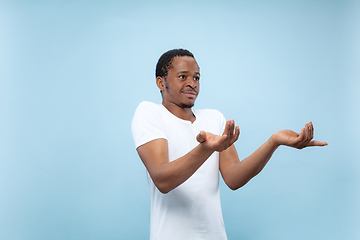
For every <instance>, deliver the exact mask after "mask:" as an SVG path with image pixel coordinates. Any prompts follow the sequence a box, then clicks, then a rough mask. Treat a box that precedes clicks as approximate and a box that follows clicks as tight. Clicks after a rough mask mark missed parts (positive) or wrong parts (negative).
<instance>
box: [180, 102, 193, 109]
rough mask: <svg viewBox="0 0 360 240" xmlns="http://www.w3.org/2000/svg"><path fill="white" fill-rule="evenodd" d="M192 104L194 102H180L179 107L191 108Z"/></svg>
mask: <svg viewBox="0 0 360 240" xmlns="http://www.w3.org/2000/svg"><path fill="white" fill-rule="evenodd" d="M193 106H194V104H185V103H181V104H180V107H182V108H192V107H193Z"/></svg>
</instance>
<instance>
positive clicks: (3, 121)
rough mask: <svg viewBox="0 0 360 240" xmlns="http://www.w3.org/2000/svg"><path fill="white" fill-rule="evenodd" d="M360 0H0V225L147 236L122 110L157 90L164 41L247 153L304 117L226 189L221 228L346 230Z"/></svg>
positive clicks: (82, 235)
mask: <svg viewBox="0 0 360 240" xmlns="http://www.w3.org/2000/svg"><path fill="white" fill-rule="evenodd" d="M359 16H360V4H359V1H355V0H354V1H350V0H349V1H335V0H332V1H320V0H314V1H280V0H275V1H221V2H220V1H219V2H218V1H177V2H171V1H151V2H148V1H139V0H135V1H128V2H126V1H110V0H105V1H83V0H77V1H59V0H53V1H40V0H33V1H16V0H15V1H7V0H1V1H0V239H2V240H25V239H26V240H30V239H31V240H33V239H34V240H38V239H67V240H73V239H74V240H75V239H87V240H91V239H147V238H148V235H149V211H150V199H149V192H148V187H147V182H146V176H145V168H144V166H143V164H142V163H141V161H140V159H139V158H138V156H137V153H136V151H135V149H134V143H133V140H132V136H131V132H130V124H131V119H132V116H133V113H134V111H135V108H136V107H137V105H138V104H139V103H140V102H141V101H143V100H147V101H153V102H156V103H160V102H161V97H160V93H159V90H158V89H157V87H156V85H155V77H154V71H155V65H156V62H157V60H158V58H159V57H160V55H161V54H162V53H163V52H165V51H167V50H169V49H172V48H179V47H181V48H186V49H189V50H190V51H192V52H193V53H194V54H195V57H196V59H197V61H198V63H199V65H200V68H201V93H200V95H199V98H198V101H197V103H196V108H214V109H218V110H220V111H221V112H223V113H224V115H225V117H226V118H228V119H235V121H236V123H237V124H239V125H240V129H241V136H240V139H239V140H238V141H237V143H236V144H235V145H236V147H237V149H238V152H239V156H240V157H241V158H245V157H246V156H248V155H249V154H251V153H252V152H253V151H254V150H255V149H256V148H257V147H259V146H260V145H261V144H262V143H263V142H264V141H266V140H267V139H268V138H269V137H270V136H271V134H273V133H274V132H276V131H278V130H281V129H286V128H288V129H293V130H296V131H300V129H301V128H302V127H303V125H304V124H305V123H306V122H308V121H313V123H314V126H315V129H316V131H315V138H316V139H318V140H321V141H327V142H328V143H329V146H327V147H324V148H309V149H304V150H301V151H299V150H295V149H290V148H286V147H280V148H279V149H278V151H277V152H276V153H275V154H274V156H273V158H272V160H271V161H270V162H269V164H268V165H267V166H266V167H265V169H264V171H263V172H262V173H260V175H258V176H257V177H256V178H254V179H253V180H252V181H250V182H249V183H248V184H247V185H246V186H245V187H243V188H241V189H240V190H238V191H235V192H233V191H231V190H229V189H228V188H227V187H226V186H225V185H224V184H223V182H221V197H222V208H223V214H224V221H225V226H226V229H227V233H228V237H229V239H248V240H257V239H261V240H262V239H271V240H289V239H291V240H297V239H299V240H303V239H334V240H338V239H360V231H359V223H360V184H359V183H360V163H359V143H360V142H359V134H360V128H359V120H360V113H359V103H360V98H359V92H360V81H359V80H360V71H359V69H360V67H359V66H360V47H359V42H360V33H359V29H360V17H359Z"/></svg>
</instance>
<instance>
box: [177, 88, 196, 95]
mask: <svg viewBox="0 0 360 240" xmlns="http://www.w3.org/2000/svg"><path fill="white" fill-rule="evenodd" d="M181 92H183V93H195V94H196V95H197V94H198V91H196V90H195V89H194V88H186V89H183V90H181Z"/></svg>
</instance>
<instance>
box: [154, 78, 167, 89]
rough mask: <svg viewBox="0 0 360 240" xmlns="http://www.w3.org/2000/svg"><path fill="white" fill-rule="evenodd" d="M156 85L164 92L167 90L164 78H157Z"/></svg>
mask: <svg viewBox="0 0 360 240" xmlns="http://www.w3.org/2000/svg"><path fill="white" fill-rule="evenodd" d="M156 85H157V86H158V88H159V89H160V91H164V90H165V79H164V78H162V77H157V78H156Z"/></svg>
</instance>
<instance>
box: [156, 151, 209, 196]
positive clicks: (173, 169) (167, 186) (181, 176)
mask: <svg viewBox="0 0 360 240" xmlns="http://www.w3.org/2000/svg"><path fill="white" fill-rule="evenodd" d="M213 152H214V151H213V150H209V149H207V148H205V147H204V146H203V145H202V144H199V145H198V146H196V147H195V148H194V149H192V150H191V151H190V152H188V153H187V154H186V155H184V156H182V157H180V158H178V159H176V160H173V161H171V162H164V163H161V164H160V165H159V166H157V169H156V170H155V171H152V173H153V174H152V176H151V177H152V179H153V181H154V183H155V185H156V186H157V188H158V189H159V191H160V192H162V193H168V192H170V191H171V190H173V189H174V188H176V187H178V186H179V185H181V184H182V183H184V182H185V181H186V180H187V179H189V178H190V177H191V176H192V175H193V174H194V173H195V172H196V170H197V169H199V167H200V166H201V165H202V164H203V163H204V162H205V161H206V160H207V159H208V158H209V157H210V155H211V154H212V153H213Z"/></svg>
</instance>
